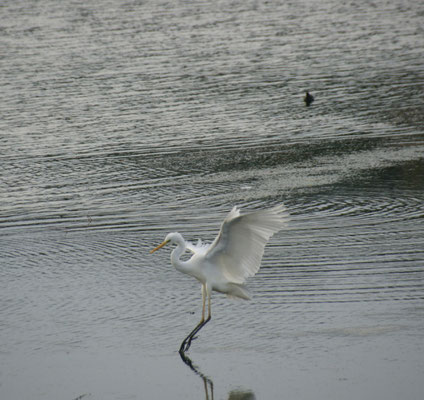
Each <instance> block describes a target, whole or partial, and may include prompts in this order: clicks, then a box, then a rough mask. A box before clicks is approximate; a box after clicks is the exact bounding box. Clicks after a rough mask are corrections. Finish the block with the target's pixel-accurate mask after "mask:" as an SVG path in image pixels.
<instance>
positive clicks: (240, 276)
mask: <svg viewBox="0 0 424 400" xmlns="http://www.w3.org/2000/svg"><path fill="white" fill-rule="evenodd" d="M288 219H289V217H288V213H287V211H286V208H285V207H284V206H283V205H279V206H277V207H274V208H271V209H268V210H261V211H256V212H253V213H250V214H246V215H240V211H239V209H238V208H237V207H234V208H233V209H232V210H231V211H230V213H229V214H228V215H227V217H226V218H225V220H224V222H223V223H222V225H221V230H220V232H219V234H218V236H217V237H216V239H215V240H214V241H213V243H212V244H211V245H210V247H209V248H208V250H207V251H206V253H205V259H206V260H207V261H209V262H210V263H212V264H215V265H218V268H220V269H221V272H222V273H223V274H224V276H225V277H226V278H227V279H228V280H229V281H230V282H234V283H238V284H242V283H244V281H245V280H246V278H248V277H250V276H253V275H255V274H256V273H257V272H258V271H259V268H260V266H261V260H262V256H263V253H264V248H265V245H266V243H267V242H268V240H269V238H270V237H271V236H272V235H273V234H274V233H276V232H278V231H279V230H281V229H282V228H283V227H284V226H285V225H286V223H287V221H288Z"/></svg>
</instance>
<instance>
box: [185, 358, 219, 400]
mask: <svg viewBox="0 0 424 400" xmlns="http://www.w3.org/2000/svg"><path fill="white" fill-rule="evenodd" d="M180 357H181V360H183V362H184V364H185V365H187V366H188V367H189V368H190V369H191V370H192V371H193V372H194V373H195V374H196V375H198V376H200V377H201V378H202V380H203V385H204V388H205V395H206V400H209V399H210V400H213V398H214V397H213V382H212V380H211V379H210V378H208V377H207V376H206V375H204V374H203V373H202V372H201V371H200V370H199V368H198V367H197V366H196V365H194V364H193V362H192V361H191V359H190V357H189V356H187V355H186V354H185V353H184V351H182V352H181V351H180ZM209 388H210V393H211V397H210V398H209V390H208V389H209Z"/></svg>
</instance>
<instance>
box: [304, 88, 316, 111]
mask: <svg viewBox="0 0 424 400" xmlns="http://www.w3.org/2000/svg"><path fill="white" fill-rule="evenodd" d="M303 100H304V101H305V104H306V107H309V106H310V105H311V104H312V102H313V101H314V100H315V99H314V96H312V95H311V94H310V93H309V92H306V95H305V98H304V99H303Z"/></svg>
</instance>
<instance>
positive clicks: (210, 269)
mask: <svg viewBox="0 0 424 400" xmlns="http://www.w3.org/2000/svg"><path fill="white" fill-rule="evenodd" d="M287 221H288V213H287V211H286V209H285V207H284V206H283V205H279V206H276V207H273V208H270V209H266V210H260V211H255V212H252V213H249V214H245V215H240V210H239V209H238V208H237V207H234V208H233V209H232V210H231V211H230V213H229V214H228V215H227V217H226V218H225V219H224V221H223V223H222V225H221V229H220V231H219V234H218V236H217V237H216V238H215V240H214V241H213V242H212V243H211V244H204V243H202V242H201V240H199V241H198V243H197V244H196V245H193V244H192V243H190V242H187V241H185V240H184V238H183V237H182V235H181V234H180V233H178V232H173V233H169V234H168V235H167V236H166V238H165V240H164V241H163V242H162V243H161V244H160V245H159V246H157V247H155V248H154V249H153V250H151V252H150V253H153V252H155V251H156V250H159V249H160V248H162V247H163V246H165V245H166V244H168V243H171V244H174V245H176V247H175V248H174V250H173V251H172V253H171V263H172V265H173V266H174V267H175V269H177V270H178V271H180V272H183V273H184V274H187V275H191V276H193V277H194V278H196V279H197V280H198V281H199V282H200V283H201V285H202V300H203V304H202V318H201V320H200V322H199V324H198V325H197V326H196V327H195V328H194V329H193V330H192V331H191V332H190V334H189V335H188V336H187V337H186V338H185V339H184V341H183V342H182V344H181V347H180V353H184V352H185V351H187V350H188V349H189V348H190V345H191V341H192V340H193V338H194V336H195V335H196V333H198V332H199V331H200V329H202V327H203V326H204V325H206V323H207V322H209V320H210V319H211V293H212V291H213V290H214V291H217V292H220V293H225V294H227V295H228V296H230V297H238V298H241V299H245V300H249V299H250V296H249V293H248V292H247V290H246V288H245V286H244V283H245V281H246V278H248V277H251V276H253V275H255V274H256V273H257V272H258V271H259V268H260V266H261V260H262V256H263V253H264V248H265V245H266V243H267V242H268V240H269V238H270V237H271V236H272V235H273V234H274V233H276V232H278V231H279V230H281V229H282V228H283V227H284V226H285V225H286V223H287ZM187 250H188V251H190V252H192V253H193V256H192V257H191V258H190V259H189V260H187V261H183V260H181V256H182V255H183V254H184V253H185V252H186V251H187ZM206 299H207V301H208V316H207V318H206Z"/></svg>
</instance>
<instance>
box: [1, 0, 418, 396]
mask: <svg viewBox="0 0 424 400" xmlns="http://www.w3.org/2000/svg"><path fill="white" fill-rule="evenodd" d="M423 16H424V3H423V2H419V1H415V0H407V1H403V2H398V1H395V0H376V1H374V2H350V3H346V4H344V3H343V4H342V3H341V2H339V1H335V0H325V1H306V2H305V1H300V2H287V1H285V2H280V1H275V0H271V1H267V2H256V1H232V2H225V1H217V2H216V1H189V2H184V1H174V2H158V1H132V0H130V1H125V2H122V1H118V0H106V1H101V2H99V1H94V0H86V1H79V0H76V1H72V2H57V1H53V0H40V1H35V0H28V1H16V0H13V1H12V0H4V1H3V2H2V5H1V6H0V48H1V51H0V53H1V56H0V72H1V73H0V115H1V118H0V146H1V152H0V165H1V168H0V202H1V207H0V246H1V255H0V314H1V318H0V337H1V341H0V352H1V354H2V357H3V356H4V357H5V362H4V363H3V367H1V370H0V397H1V393H2V392H1V391H2V390H4V391H5V392H4V394H5V396H4V397H5V398H25V397H28V395H27V394H28V393H24V394H22V393H20V394H19V395H18V394H17V392H14V391H13V390H12V389H10V391H9V392H8V391H7V390H8V389H7V388H9V386H8V383H7V382H8V381H10V382H13V381H18V380H19V377H20V372H22V371H23V370H25V367H24V366H23V365H24V364H25V365H26V360H29V361H31V360H32V361H31V362H32V363H33V364H37V362H36V361H34V360H37V357H40V355H43V359H44V356H45V357H46V359H49V360H50V358H49V357H55V356H56V355H57V354H63V353H66V354H68V353H72V351H84V352H87V354H89V353H90V354H100V353H103V350H104V349H109V350H115V351H119V352H121V351H122V353H125V354H132V353H133V351H140V349H142V351H143V355H144V354H147V355H149V354H150V355H158V354H159V355H161V356H164V357H165V356H170V355H173V354H174V352H175V349H176V348H177V347H178V345H179V339H180V338H183V337H184V336H185V335H186V334H187V331H188V329H189V328H190V327H192V326H194V324H195V323H196V321H197V319H198V318H199V312H200V298H201V297H200V287H199V285H198V283H197V282H196V281H194V280H192V279H190V278H188V277H186V276H184V275H182V274H180V273H178V272H176V271H175V270H174V269H173V268H172V267H171V266H170V262H169V250H163V251H161V252H157V253H155V255H154V256H151V255H149V253H148V251H149V250H150V249H151V248H153V247H154V246H155V245H157V244H159V243H160V242H161V241H162V240H163V238H164V236H165V235H166V233H168V232H169V231H179V232H180V233H182V234H183V235H184V236H185V237H186V239H188V240H197V238H198V237H200V238H202V239H204V240H206V241H212V240H213V239H214V237H215V235H216V233H217V232H218V230H219V225H220V222H221V221H222V219H223V218H224V217H225V215H226V213H228V212H229V211H230V209H231V208H232V207H233V206H234V205H236V204H237V205H240V206H241V207H242V208H243V209H248V210H255V209H259V208H264V207H269V206H272V205H275V204H278V203H280V202H284V203H285V204H286V206H287V208H288V210H289V212H290V214H291V222H290V224H289V226H288V227H287V229H286V230H283V231H282V232H280V233H279V234H277V235H275V236H274V237H273V238H272V240H271V242H270V243H269V245H268V246H267V248H266V251H265V257H264V260H263V266H262V268H261V270H260V272H259V273H258V274H257V276H256V277H255V278H253V279H250V280H249V282H248V288H249V290H250V291H251V293H252V296H253V301H252V302H230V301H228V300H227V299H226V298H225V297H224V296H221V295H219V294H216V295H214V296H213V312H214V320H213V323H211V324H209V325H208V326H207V328H205V331H204V333H203V331H202V335H201V336H200V338H199V342H196V346H195V347H197V348H199V349H203V350H202V351H204V352H205V353H204V354H209V355H211V354H222V353H225V352H227V351H239V352H245V351H248V350H249V349H257V351H258V352H260V354H268V355H269V356H270V357H271V354H272V357H276V358H278V357H295V356H296V355H300V354H305V357H309V354H315V353H314V351H321V350H322V349H325V351H328V353H332V352H333V349H334V348H333V347H332V346H335V347H337V346H339V347H338V348H343V346H348V345H347V344H346V343H347V342H349V341H347V342H346V341H345V342H343V340H345V339H346V338H361V339H363V338H370V337H376V336H378V337H383V336H384V335H387V336H384V338H386V339H387V337H391V338H393V341H396V343H398V342H402V343H404V338H405V337H406V336H407V337H408V338H409V339H408V340H410V341H409V342H408V343H412V342H414V340H416V342H414V343H419V342H420V343H422V339H423V336H422V335H423V334H422V332H423V331H424V330H423V329H424V326H423V324H422V321H424V318H422V316H423V315H422V310H423V308H422V301H423V299H424V269H423V266H424V224H423V222H424V157H423V154H424V103H423V97H422V94H423V92H424V63H423V52H422V50H423V48H424V30H423V26H424V25H423V23H422V22H423ZM306 90H309V91H310V92H311V93H312V94H313V95H314V96H315V101H314V103H312V105H311V106H309V107H306V106H305V104H304V101H303V97H304V95H305V91H306ZM379 335H380V336H379ZM390 335H392V336H390ZM326 338H331V339H332V340H331V341H328V342H327V341H326ZM333 339H334V340H333ZM330 342H331V345H330ZM349 343H350V342H349ZM392 345H393V343H392ZM396 346H397V344H396ZM396 346H394V345H393V346H392V347H393V348H394V347H396ZM417 346H418V345H417ZM389 347H390V346H389ZM320 349H321V350H320ZM255 351H256V350H255ZM311 357H312V356H311ZM401 358H402V357H401ZM403 358H404V359H406V358H407V356H405V357H403ZM21 360H25V363H21V362H20V361H21ZM279 360H280V361H281V359H279ZM280 361H278V362H279V363H280ZM314 363H315V360H314V361H313V362H311V363H310V364H311V365H314ZM285 364H287V363H285ZM295 364H296V362H292V363H290V365H295ZM6 365H11V366H15V367H16V369H15V370H14V369H13V368H15V367H13V368H12V367H11V369H10V370H8V369H7V367H5V366H6ZM28 365H31V363H29V364H28ZM28 368H29V367H28ZM47 369H48V370H49V371H52V370H56V368H55V367H51V366H49V368H47ZM254 370H256V368H254ZM415 370H416V371H418V372H420V367H417V368H416V369H415ZM25 371H26V370H25ZM421 372H423V370H422V369H421ZM44 375H45V376H49V373H46V374H44ZM169 375H172V373H170V374H169ZM405 376H410V374H405ZM411 376H412V375H411ZM342 378H343V377H342ZM342 378H341V379H342ZM22 380H23V383H25V379H22ZM32 380H33V381H35V380H36V379H32ZM62 381H63V380H62ZM62 381H61V379H60V378H59V379H57V382H62ZM340 382H341V381H340ZM340 382H338V384H340ZM343 382H344V381H343ZM349 382H357V380H356V379H352V380H350V381H349ZM18 386H25V385H17V386H16V387H18ZM269 386H272V385H269ZM333 386H334V385H333V383H331V384H329V385H328V387H333ZM48 387H50V386H48ZM46 390H47V389H46ZM347 392H350V391H349V390H346V393H347ZM31 393H32V392H31ZM42 393H44V392H42ZM352 393H356V392H354V391H352ZM32 394H33V393H32ZM32 394H31V396H32ZM7 395H9V396H7ZM34 396H35V395H34ZM58 397H61V398H71V396H68V393H63V392H61V393H60V396H51V398H58ZM76 397H77V396H76V395H75V396H74V397H73V398H76ZM132 397H139V396H138V395H134V396H132ZM148 397H152V398H154V397H157V395H156V394H152V395H151V396H148ZM177 397H180V398H186V397H185V396H184V395H181V396H178V395H177ZM218 397H219V396H218ZM259 397H260V398H266V396H259V395H258V398H259ZM293 397H295V396H293ZM306 397H309V398H310V397H311V396H305V398H306ZM323 397H334V396H331V395H329V396H323ZM357 397H369V393H366V394H364V393H360V394H358V396H357ZM377 397H378V396H377ZM380 397H382V398H383V397H385V398H386V396H383V395H382V396H380ZM32 398H37V397H36V396H35V397H32ZM39 398H45V397H43V396H42V395H40V396H39ZM96 398H98V397H96ZM105 398H106V397H105ZM115 398H123V397H120V396H119V395H117V396H116V397H115ZM128 398H131V396H130V395H129V396H128ZM197 398H198V397H197ZM220 398H224V396H221V397H220ZM268 398H269V397H268ZM274 398H275V397H274ZM93 400H94V396H93Z"/></svg>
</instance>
